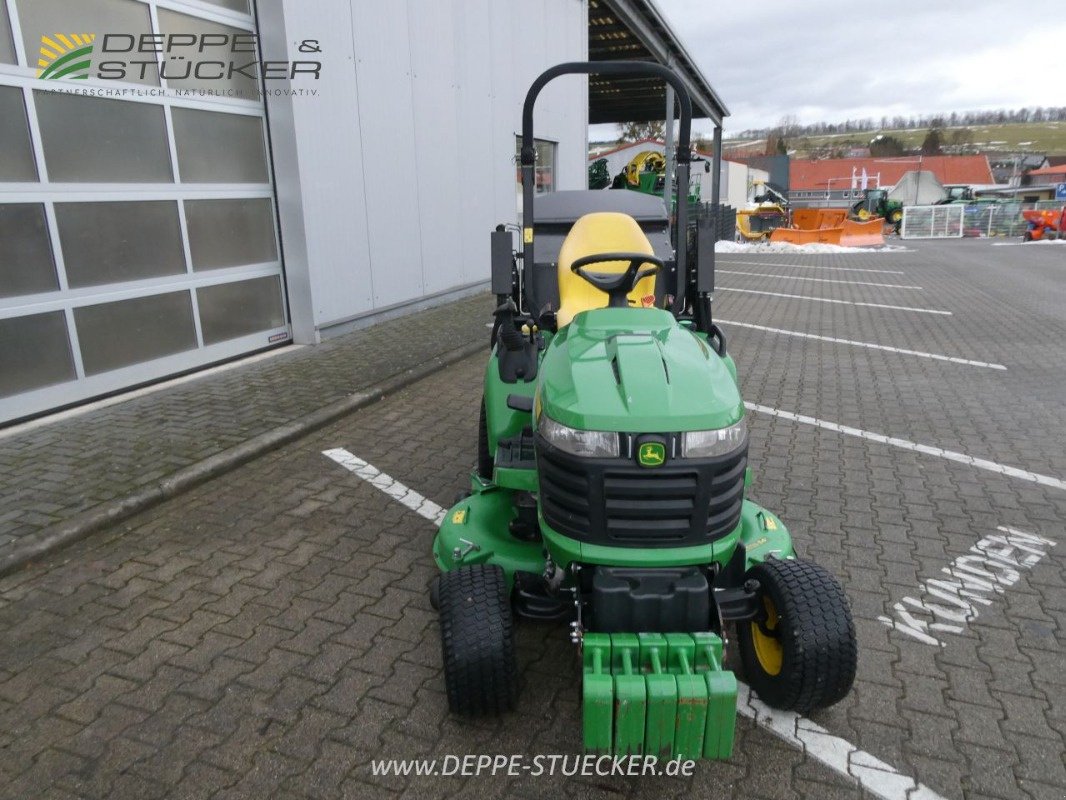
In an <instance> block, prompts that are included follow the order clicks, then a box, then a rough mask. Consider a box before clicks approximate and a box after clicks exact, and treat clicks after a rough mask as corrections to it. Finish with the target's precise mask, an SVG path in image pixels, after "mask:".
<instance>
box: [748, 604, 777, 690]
mask: <svg viewBox="0 0 1066 800" xmlns="http://www.w3.org/2000/svg"><path fill="white" fill-rule="evenodd" d="M762 602H763V606H764V607H765V608H766V622H765V623H764V627H765V628H766V629H767V630H770V631H773V632H775V633H777V623H778V622H779V619H778V616H777V608H776V607H775V606H774V603H773V601H772V600H771V599H770V598H769V597H767V596H765V595H764V596H763V599H762ZM751 641H752V643H753V644H754V645H755V657H756V658H757V659H759V666H760V667H762V670H763V672H765V673H766V674H767V675H777V674H778V673H780V672H781V662H782V661H783V660H784V648H783V647H782V646H781V640H780V639H779V638H777V637H776V636H768V635H767V634H765V633H763V632H762V629H760V628H759V625H758V623H756V622H753V623H751Z"/></svg>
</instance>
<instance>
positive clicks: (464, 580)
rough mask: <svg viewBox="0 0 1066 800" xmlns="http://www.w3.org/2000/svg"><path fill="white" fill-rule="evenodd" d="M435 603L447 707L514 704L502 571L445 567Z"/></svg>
mask: <svg viewBox="0 0 1066 800" xmlns="http://www.w3.org/2000/svg"><path fill="white" fill-rule="evenodd" d="M438 602H439V604H440V639H441V650H442V653H443V655H444V683H445V685H446V687H447V690H448V707H449V708H450V709H451V710H452V711H453V712H454V713H457V714H466V715H468V716H475V715H484V714H502V713H503V712H505V711H509V710H511V709H512V708H514V702H515V697H516V695H517V694H518V690H517V671H516V669H515V656H514V622H513V619H512V617H511V600H510V596H509V595H508V592H507V581H506V580H504V575H503V570H502V569H500V568H499V567H498V566H495V565H489V564H476V565H473V566H469V567H459V568H458V569H455V570H452V571H451V572H445V573H444V574H442V575H441V576H440V583H439V589H438Z"/></svg>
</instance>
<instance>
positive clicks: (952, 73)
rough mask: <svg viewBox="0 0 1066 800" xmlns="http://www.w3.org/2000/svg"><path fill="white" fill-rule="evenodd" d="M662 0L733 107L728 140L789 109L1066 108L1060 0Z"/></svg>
mask: <svg viewBox="0 0 1066 800" xmlns="http://www.w3.org/2000/svg"><path fill="white" fill-rule="evenodd" d="M657 2H658V5H659V7H660V8H661V9H662V10H663V13H664V14H665V15H666V16H667V18H668V19H669V21H670V24H671V25H672V26H673V28H674V30H675V31H677V32H678V34H679V35H680V37H681V40H682V41H683V42H684V44H685V46H686V47H687V48H688V51H689V53H691V54H692V56H693V57H694V58H695V59H696V61H697V62H698V63H699V66H700V68H701V69H702V71H703V74H704V75H705V76H706V77H707V78H708V80H710V82H711V85H712V86H713V87H714V88H715V89H716V90H717V92H718V94H719V95H720V96H721V97H722V99H723V101H724V102H725V104H726V106H727V107H728V108H729V110H730V116H729V117H728V118H727V119H726V121H725V131H726V134H727V135H728V134H729V132H734V133H736V132H739V131H741V130H744V129H745V128H761V127H767V126H773V125H776V124H777V123H778V121H780V119H781V118H782V117H783V116H785V115H793V116H795V117H797V118H798V119H799V121H800V122H819V121H823V120H824V121H826V122H835V121H843V120H845V119H848V118H858V117H872V118H874V119H878V120H879V119H880V118H881V116H883V115H887V116H888V117H892V116H893V115H895V114H903V115H910V114H916V113H921V112H938V111H947V112H950V111H967V110H977V109H985V108H1002V107H1009V108H1016V107H1020V106H1037V105H1058V106H1061V105H1063V104H1066V90H1064V89H1063V86H1064V83H1063V75H1064V74H1066V73H1064V66H1066V58H1064V56H1066V13H1064V12H1063V6H1062V5H1061V4H1059V3H1056V2H1046V3H1036V4H1033V3H1026V4H1023V3H1018V2H1013V1H1012V0H964V2H961V3H955V2H952V3H949V2H943V1H942V0H941V1H938V0H925V2H920V1H919V0H894V2H891V3H879V2H867V3H861V2H855V0H846V1H845V0H815V1H814V2H794V1H793V2H781V1H780V0H774V2H766V1H765V0H764V1H763V2H758V1H757V0H756V1H754V2H746V3H737V2H725V1H724V0H657ZM696 127H698V129H700V130H707V129H708V128H707V125H706V123H704V124H702V125H698V126H696Z"/></svg>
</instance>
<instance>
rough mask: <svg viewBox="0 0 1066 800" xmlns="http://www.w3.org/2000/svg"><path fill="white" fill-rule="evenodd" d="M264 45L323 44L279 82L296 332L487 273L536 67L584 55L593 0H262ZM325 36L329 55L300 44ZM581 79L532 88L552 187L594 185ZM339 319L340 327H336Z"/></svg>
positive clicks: (301, 334)
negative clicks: (284, 88) (299, 77)
mask: <svg viewBox="0 0 1066 800" xmlns="http://www.w3.org/2000/svg"><path fill="white" fill-rule="evenodd" d="M259 11H260V19H261V25H262V30H263V35H264V40H265V41H264V49H265V51H266V52H267V54H268V57H274V58H308V57H313V58H320V59H321V60H322V61H323V69H322V75H321V80H319V81H316V82H314V85H313V86H309V83H308V82H307V81H300V82H299V83H298V84H295V85H294V88H295V87H296V86H298V87H301V88H314V89H316V90H317V95H316V96H295V97H293V96H280V97H273V98H270V99H269V101H268V103H269V105H268V107H269V111H270V130H271V134H272V140H273V148H274V162H275V165H276V172H277V183H278V199H279V212H280V216H281V230H282V239H283V246H284V253H285V269H286V275H287V281H288V288H289V298H290V304H291V313H292V318H293V320H292V321H293V328H294V333H295V336H296V339H297V341H303V342H308V341H316V340H317V339H318V338H319V336H320V335H321V334H322V332H323V331H325V332H326V335H329V333H330V332H338V331H341V330H345V329H347V328H349V327H351V326H353V325H357V324H359V323H360V321H362V320H365V319H366V318H367V316H368V315H373V314H375V312H381V311H385V310H388V309H390V308H393V307H396V306H397V305H402V304H406V303H410V302H413V301H418V300H421V299H424V298H431V297H440V296H441V295H442V294H443V295H447V294H448V293H449V292H451V291H461V290H462V289H464V288H466V287H470V286H471V285H474V284H477V283H479V282H482V281H486V280H488V276H489V261H488V233H489V231H490V230H491V229H492V227H493V226H494V225H495V224H496V223H497V222H512V221H514V220H515V216H516V214H515V208H516V189H515V174H516V173H515V169H514V166H513V158H514V152H515V134H516V133H517V132H518V130H519V129H520V121H521V103H522V99H523V98H524V96H525V92H526V89H527V88H528V86H529V84H530V82H531V81H532V80H533V78H535V77H536V75H537V74H538V73H540V72H541V71H542V70H543V69H545V68H547V67H548V66H551V65H552V64H556V63H558V62H561V61H580V60H584V59H585V57H586V54H587V48H588V33H587V8H586V4H585V2H584V0H528V1H524V2H522V3H512V2H503V3H501V2H491V0H452V2H439V1H435V2H425V0H407V2H402V1H399V2H388V3H381V2H375V1H373V0H352V2H350V3H344V2H338V0H260V3H259ZM307 39H315V40H317V41H318V45H319V46H320V47H321V49H322V52H321V54H320V55H314V56H308V55H305V54H300V53H299V49H298V46H299V44H300V43H301V42H302V41H304V40H307ZM587 108H588V103H587V88H586V82H585V80H584V79H583V78H578V77H570V78H565V79H562V80H561V81H560V82H558V83H557V84H556V85H553V86H552V87H549V89H547V90H546V91H545V92H544V93H543V94H542V95H541V99H540V101H539V102H538V104H537V116H536V122H537V126H536V127H537V135H538V137H539V138H546V139H551V140H555V141H558V142H559V146H558V156H557V175H556V188H564V189H576V188H584V185H585V176H586V166H585V142H586V129H587V126H586V123H587V116H588V112H587ZM329 329H332V331H330V330H329Z"/></svg>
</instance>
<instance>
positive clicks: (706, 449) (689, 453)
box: [681, 419, 748, 458]
mask: <svg viewBox="0 0 1066 800" xmlns="http://www.w3.org/2000/svg"><path fill="white" fill-rule="evenodd" d="M747 437H748V423H747V422H746V421H745V420H744V419H741V420H740V422H738V423H737V424H736V425H730V426H729V427H728V428H719V429H718V430H713V431H686V432H685V433H684V434H683V435H682V437H681V455H683V456H684V457H685V458H712V457H714V456H724V455H725V454H726V453H732V452H733V451H734V450H736V449H737V448H738V447H740V446H741V445H742V444H744V440H745V439H746V438H747Z"/></svg>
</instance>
